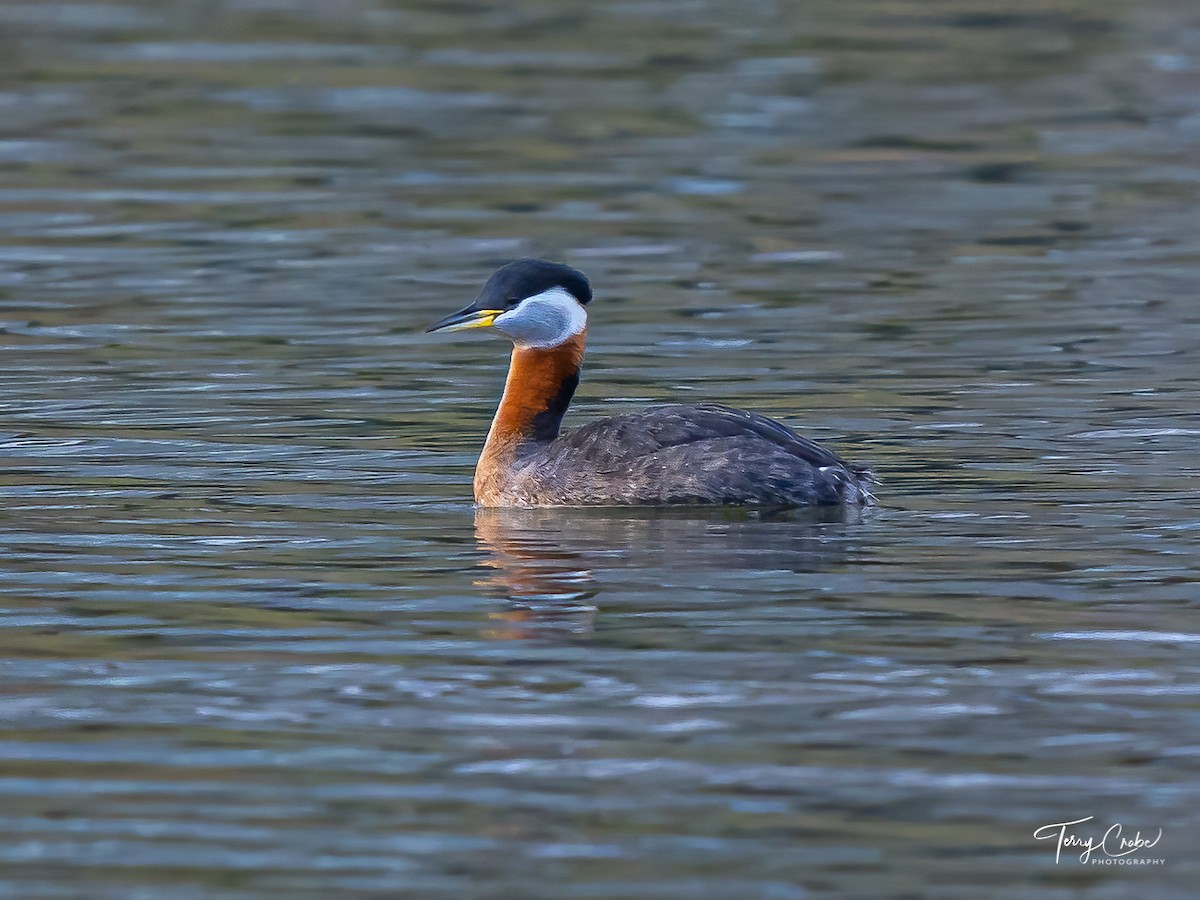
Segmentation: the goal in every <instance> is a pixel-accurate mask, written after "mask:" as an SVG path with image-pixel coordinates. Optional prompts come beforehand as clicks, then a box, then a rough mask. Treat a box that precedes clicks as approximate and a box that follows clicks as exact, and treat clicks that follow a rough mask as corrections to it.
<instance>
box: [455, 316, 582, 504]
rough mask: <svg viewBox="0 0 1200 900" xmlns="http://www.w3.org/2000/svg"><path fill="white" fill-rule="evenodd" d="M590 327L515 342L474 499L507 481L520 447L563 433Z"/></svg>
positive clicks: (477, 474) (481, 460)
mask: <svg viewBox="0 0 1200 900" xmlns="http://www.w3.org/2000/svg"><path fill="white" fill-rule="evenodd" d="M586 343H587V330H586V329H584V330H583V331H580V332H579V333H578V334H575V335H572V336H571V337H569V338H567V340H566V341H565V342H563V343H561V344H559V345H558V346H557V347H547V348H545V349H541V348H537V347H514V348H513V352H512V361H511V362H510V363H509V366H508V379H507V380H506V381H505V382H504V396H503V397H501V398H500V407H499V409H497V410H496V418H494V419H493V420H492V429H491V431H489V432H488V436H487V442H486V443H485V444H484V445H483V453H482V454H481V455H480V457H479V465H478V466H477V467H476V469H475V499H476V501H478V502H480V503H485V502H487V500H486V497H484V496H481V493H483V494H487V493H490V492H491V491H495V490H498V489H499V488H501V487H502V485H501V484H498V483H497V481H498V479H499V480H502V475H503V472H502V470H503V469H504V468H505V467H506V465H507V464H508V463H510V462H512V460H513V459H514V458H515V456H516V453H517V449H518V448H519V447H520V446H521V445H522V444H526V443H530V442H541V441H552V440H554V438H556V437H558V429H559V425H560V424H561V423H562V417H563V415H564V414H565V413H566V411H567V406H568V405H569V404H570V403H571V397H572V396H573V395H574V394H575V388H576V386H577V385H578V384H579V371H580V369H581V368H582V367H583V350H584V346H585V344H586Z"/></svg>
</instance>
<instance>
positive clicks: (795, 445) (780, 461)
mask: <svg viewBox="0 0 1200 900" xmlns="http://www.w3.org/2000/svg"><path fill="white" fill-rule="evenodd" d="M591 300H592V288H591V284H590V283H589V282H588V279H587V277H586V276H585V275H584V274H583V273H582V272H580V271H579V270H578V269H575V268H572V267H571V266H568V265H565V264H563V263H558V262H551V261H550V260H545V259H532V258H526V259H518V260H515V261H513V262H509V263H507V264H506V265H503V266H501V267H500V268H499V269H497V270H496V271H495V272H494V273H493V274H492V275H491V277H490V278H488V279H487V282H486V283H485V284H484V285H483V288H482V290H480V292H479V295H478V296H477V297H476V298H475V300H474V302H472V303H471V304H470V305H469V306H467V307H465V308H463V309H461V310H459V311H458V312H456V313H452V314H451V315H448V316H446V317H445V318H443V319H440V320H438V321H437V322H434V323H433V324H432V325H430V326H429V327H428V328H427V329H426V333H433V332H451V331H463V330H467V329H489V330H490V331H492V332H495V333H498V334H500V335H502V336H504V337H506V338H508V339H509V340H510V341H511V342H512V344H513V351H512V357H511V359H510V362H509V368H508V377H507V379H506V380H505V384H504V393H503V396H502V397H501V399H500V404H499V407H498V408H497V410H496V415H495V418H494V419H493V421H492V425H491V428H490V430H489V431H488V434H487V439H486V440H485V441H484V445H483V450H482V452H481V453H480V456H479V462H478V464H477V466H476V468H475V478H474V495H475V502H476V504H477V505H478V506H480V507H565V506H608V507H625V506H762V507H771V508H783V509H786V508H795V507H808V506H839V505H840V506H846V507H850V506H854V507H861V506H867V505H870V504H872V503H873V502H874V497H873V496H872V494H871V487H872V485H873V484H874V481H875V479H874V477H873V475H872V474H871V472H870V470H869V469H867V468H865V467H862V466H857V465H853V464H851V463H848V462H846V461H845V460H843V459H841V458H840V457H839V456H837V455H836V454H834V453H833V452H831V451H830V450H827V449H825V448H824V447H822V446H821V445H820V444H818V443H816V442H815V441H812V440H810V439H808V438H805V437H801V436H800V435H798V434H797V433H796V432H794V431H793V430H792V429H790V428H788V427H787V426H786V425H784V424H782V423H780V422H777V421H775V420H774V419H770V418H767V417H766V416H763V415H759V414H757V413H752V412H745V411H743V410H740V409H733V408H730V407H728V406H722V405H720V404H716V403H698V404H695V405H683V404H676V403H672V404H667V405H662V406H654V407H650V408H648V409H645V410H642V411H640V412H634V413H628V414H623V415H616V416H610V417H607V418H603V419H598V420H595V421H592V422H590V423H588V424H585V425H582V426H580V427H578V428H575V429H573V430H570V431H562V430H561V426H562V420H563V416H564V415H565V414H566V412H567V407H568V406H569V405H570V403H571V398H572V397H573V396H574V394H575V389H576V387H578V385H579V377H580V371H581V369H582V366H583V355H584V347H585V344H586V340H587V326H588V304H589V303H590V302H591Z"/></svg>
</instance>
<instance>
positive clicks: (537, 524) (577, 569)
mask: <svg viewBox="0 0 1200 900" xmlns="http://www.w3.org/2000/svg"><path fill="white" fill-rule="evenodd" d="M862 515H863V513H862V512H861V511H860V510H856V509H841V508H821V509H807V510H792V511H786V512H775V513H772V512H769V511H766V512H764V511H758V510H744V509H716V510H713V509H709V510H699V509H670V508H663V509H638V510H632V509H620V510H617V509H564V508H552V509H515V508H479V509H477V510H476V513H475V536H476V539H477V541H478V542H479V546H480V549H482V550H483V551H484V553H485V556H484V560H483V564H484V565H486V566H488V567H490V568H491V569H492V570H493V572H492V573H491V574H489V575H488V577H486V578H482V579H480V580H479V581H477V582H476V585H477V586H479V587H481V588H483V589H485V590H486V591H487V592H488V593H491V594H493V595H495V596H499V597H502V598H504V599H505V600H507V601H508V608H507V609H505V610H503V611H501V612H497V613H495V614H493V616H492V618H493V619H494V620H495V622H496V625H495V627H494V628H493V629H492V630H491V632H490V636H491V637H494V638H498V639H522V638H533V637H537V638H546V637H553V636H558V637H561V638H565V639H571V638H587V637H590V636H592V635H593V633H594V631H595V625H596V617H597V613H598V610H599V601H598V598H599V597H600V595H601V594H602V583H603V584H604V588H603V590H619V589H621V588H623V587H628V586H629V581H630V578H631V577H632V579H633V581H634V582H636V587H637V588H640V589H642V590H647V591H656V590H663V589H665V590H671V589H672V588H671V585H673V584H674V585H676V586H680V587H681V589H686V590H689V591H692V592H694V593H696V594H697V595H699V594H700V593H702V592H703V591H704V590H706V589H707V588H708V585H709V584H711V583H712V582H715V581H717V580H725V579H730V578H732V579H734V580H735V582H738V583H745V582H747V581H748V580H749V579H751V578H758V577H764V573H787V572H789V571H791V572H812V571H820V570H821V569H824V568H826V567H828V566H830V565H832V564H835V563H837V562H838V561H840V560H842V559H844V558H845V555H846V552H847V548H848V544H849V542H850V540H851V539H852V530H848V529H847V528H846V527H845V526H847V525H852V524H855V523H857V522H858V521H859V519H860V517H861V516H862ZM683 585H686V587H683ZM774 586H775V587H778V582H777V581H776V582H774ZM698 602H703V598H702V597H699V596H698Z"/></svg>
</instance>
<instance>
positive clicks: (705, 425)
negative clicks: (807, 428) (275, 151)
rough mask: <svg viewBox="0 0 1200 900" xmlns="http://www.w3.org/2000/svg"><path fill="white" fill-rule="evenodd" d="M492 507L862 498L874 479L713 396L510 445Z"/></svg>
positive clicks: (859, 501)
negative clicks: (713, 399) (710, 399)
mask: <svg viewBox="0 0 1200 900" xmlns="http://www.w3.org/2000/svg"><path fill="white" fill-rule="evenodd" d="M506 468H507V471H506V472H505V473H504V475H505V477H504V481H505V484H504V485H503V486H502V487H500V488H499V490H497V491H496V492H495V493H494V494H493V495H492V496H490V497H489V498H487V500H488V505H498V506H631V505H687V504H710V505H711V504H763V505H772V506H785V507H787V506H814V505H836V504H848V505H864V504H869V503H871V502H872V497H871V493H870V485H871V484H872V483H873V478H872V476H871V474H870V472H868V471H867V470H866V469H863V468H860V467H857V466H853V465H851V464H849V463H847V462H845V461H844V460H842V459H840V458H839V457H838V456H836V455H834V454H833V453H831V452H830V451H828V450H826V449H825V448H823V447H821V446H820V445H818V444H816V443H814V442H813V441H810V440H808V439H807V438H803V437H801V436H800V435H798V434H796V433H795V432H794V431H792V430H791V429H790V428H787V427H786V426H784V425H782V424H780V423H779V422H776V421H774V420H772V419H768V418H766V417H765V416H760V415H756V414H754V413H748V412H743V411H741V410H736V409H730V408H728V407H725V406H718V405H715V404H703V405H699V406H682V405H671V406H658V407H653V408H651V409H647V410H644V411H642V412H638V413H633V414H630V415H623V416H614V417H611V418H607V419H600V420H599V421H596V422H592V423H590V424H588V425H585V426H583V427H581V428H578V429H576V430H574V431H571V432H568V433H565V434H563V435H561V436H560V437H558V438H557V439H555V440H553V441H542V442H528V443H526V444H524V445H522V446H521V447H520V448H518V449H517V452H516V454H515V456H514V458H513V459H512V460H511V462H510V464H509V466H507V467H506Z"/></svg>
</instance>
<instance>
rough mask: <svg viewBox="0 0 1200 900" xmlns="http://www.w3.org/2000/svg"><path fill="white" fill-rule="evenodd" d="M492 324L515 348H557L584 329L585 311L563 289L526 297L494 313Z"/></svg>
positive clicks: (585, 323) (585, 322) (556, 288)
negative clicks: (514, 305) (512, 307)
mask: <svg viewBox="0 0 1200 900" xmlns="http://www.w3.org/2000/svg"><path fill="white" fill-rule="evenodd" d="M492 325H493V327H494V328H495V329H496V330H497V331H499V332H501V333H502V334H505V335H507V336H508V337H510V338H512V342H513V343H514V344H516V345H517V346H518V347H537V348H543V349H544V348H547V347H557V346H558V345H559V344H561V343H563V342H564V341H566V340H567V338H570V337H573V336H574V335H577V334H579V332H581V331H583V329H584V327H585V326H586V325H587V310H585V309H584V308H583V305H582V304H581V303H580V302H579V301H578V300H576V299H575V298H574V297H573V296H572V295H571V293H570V291H566V290H564V289H563V288H560V287H555V288H550V290H548V291H542V292H541V293H540V294H534V295H533V296H532V297H526V298H525V299H524V300H522V301H521V302H520V303H519V304H517V306H516V308H515V309H510V310H509V311H508V312H506V313H501V314H500V315H498V316H496V318H495V320H494V321H493V322H492Z"/></svg>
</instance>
